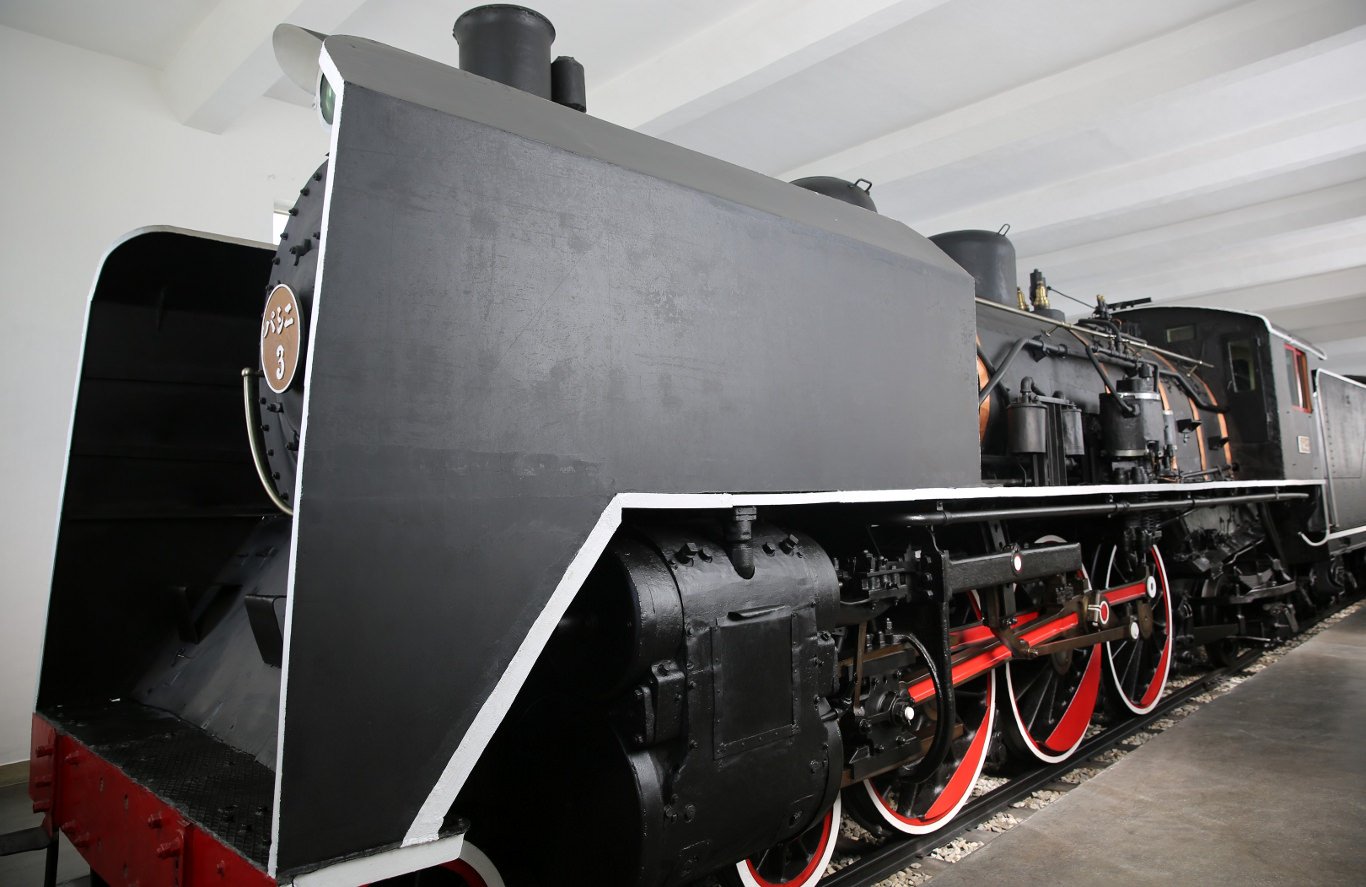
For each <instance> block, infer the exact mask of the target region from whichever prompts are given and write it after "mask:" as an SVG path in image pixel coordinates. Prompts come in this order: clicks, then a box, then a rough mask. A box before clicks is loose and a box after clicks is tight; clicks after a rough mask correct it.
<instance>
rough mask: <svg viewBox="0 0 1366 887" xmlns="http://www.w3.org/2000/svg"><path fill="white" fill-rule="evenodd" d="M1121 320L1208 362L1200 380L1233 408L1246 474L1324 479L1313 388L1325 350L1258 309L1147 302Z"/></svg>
mask: <svg viewBox="0 0 1366 887" xmlns="http://www.w3.org/2000/svg"><path fill="white" fill-rule="evenodd" d="M1116 317H1119V318H1121V319H1122V320H1123V321H1124V322H1125V323H1126V324H1128V325H1130V326H1131V327H1132V328H1133V329H1134V331H1135V333H1136V334H1137V335H1138V336H1139V337H1140V338H1143V339H1146V340H1148V341H1149V342H1150V343H1152V344H1154V345H1156V346H1158V347H1161V348H1166V349H1169V350H1171V351H1175V352H1177V353H1179V354H1184V355H1187V356H1189V357H1192V358H1196V359H1198V360H1202V361H1204V362H1205V363H1206V364H1208V365H1209V366H1208V367H1206V368H1204V369H1203V370H1202V372H1201V378H1202V379H1204V380H1205V382H1206V384H1207V385H1208V386H1209V387H1210V388H1211V389H1212V394H1213V395H1214V396H1215V397H1217V398H1218V400H1219V402H1220V403H1221V404H1223V405H1224V406H1225V408H1226V409H1227V413H1226V414H1225V418H1226V421H1227V425H1228V431H1227V432H1226V438H1227V439H1226V443H1227V444H1228V446H1229V448H1230V454H1231V458H1232V461H1233V463H1234V464H1235V465H1236V466H1237V476H1238V477H1239V478H1241V479H1244V480H1264V479H1275V478H1290V479H1295V480H1311V479H1317V478H1321V477H1323V457H1322V451H1323V446H1322V441H1321V436H1320V433H1319V428H1318V423H1317V420H1316V418H1315V415H1314V402H1313V392H1312V387H1311V381H1312V379H1311V373H1312V371H1313V370H1314V369H1316V368H1317V367H1319V366H1320V365H1321V364H1322V363H1323V360H1324V354H1323V352H1321V351H1319V350H1318V349H1317V348H1315V347H1314V346H1313V345H1310V344H1308V343H1306V342H1303V341H1301V340H1299V339H1297V338H1295V337H1294V336H1292V335H1290V334H1289V333H1287V332H1285V331H1284V330H1281V329H1279V328H1278V327H1276V326H1274V325H1272V324H1271V323H1270V322H1269V321H1267V319H1266V318H1265V317H1262V316H1261V315H1258V314H1248V313H1244V312H1240V311H1227V310H1221V309H1211V308H1188V307H1156V308H1150V307H1145V308H1135V309H1130V310H1127V311H1122V312H1117V313H1116Z"/></svg>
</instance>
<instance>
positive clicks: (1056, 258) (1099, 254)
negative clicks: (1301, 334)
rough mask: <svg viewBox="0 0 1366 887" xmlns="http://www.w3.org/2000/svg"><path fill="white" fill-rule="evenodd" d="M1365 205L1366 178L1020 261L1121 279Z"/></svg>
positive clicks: (1069, 273) (1354, 213)
mask: <svg viewBox="0 0 1366 887" xmlns="http://www.w3.org/2000/svg"><path fill="white" fill-rule="evenodd" d="M1363 208H1366V178H1362V179H1358V180H1357V181H1355V182H1349V183H1346V184H1342V185H1334V186H1332V187H1329V188H1320V189H1318V190H1315V191H1309V192H1306V193H1303V194H1295V195H1292V196H1290V197H1282V198H1280V199H1277V200H1268V201H1264V202H1262V203H1257V204H1253V205H1251V206H1244V207H1239V208H1238V209H1233V210H1227V211H1225V212H1222V213H1212V214H1210V215H1207V216H1200V217H1197V218H1193V219H1188V220H1186V221H1183V222H1178V223H1176V224H1172V225H1165V226H1163V227H1160V228H1150V229H1148V230H1146V231H1138V232H1135V233H1132V234H1125V235H1121V236H1119V237H1111V238H1107V239H1104V240H1096V241H1092V242H1090V243H1085V244H1081V245H1078V246H1073V247H1068V248H1066V249H1061V250H1055V251H1051V252H1045V253H1024V252H1023V251H1021V260H1022V261H1023V262H1024V263H1025V264H1028V265H1031V266H1034V267H1038V268H1044V269H1046V270H1047V272H1048V273H1049V275H1050V276H1056V277H1058V278H1059V279H1066V278H1072V279H1078V278H1088V277H1097V276H1107V275H1108V276H1110V277H1112V278H1121V277H1123V276H1124V275H1125V274H1128V273H1132V272H1135V271H1144V270H1148V269H1151V268H1154V267H1164V266H1168V265H1169V264H1171V263H1173V262H1177V261H1179V260H1180V259H1181V257H1182V256H1186V255H1190V254H1195V255H1197V256H1198V255H1203V254H1207V253H1210V252H1213V251H1215V250H1219V249H1225V248H1228V247H1232V246H1236V245H1238V244H1243V243H1248V242H1251V241H1266V240H1268V239H1274V238H1278V237H1284V236H1288V235H1290V234H1292V233H1294V232H1296V231H1300V230H1303V229H1306V228H1320V227H1323V226H1329V225H1332V224H1334V223H1337V222H1346V221H1350V220H1352V219H1354V218H1356V217H1358V216H1360V215H1361V214H1362V211H1363ZM1016 247H1017V249H1018V247H1019V244H1018V243H1017V244H1016Z"/></svg>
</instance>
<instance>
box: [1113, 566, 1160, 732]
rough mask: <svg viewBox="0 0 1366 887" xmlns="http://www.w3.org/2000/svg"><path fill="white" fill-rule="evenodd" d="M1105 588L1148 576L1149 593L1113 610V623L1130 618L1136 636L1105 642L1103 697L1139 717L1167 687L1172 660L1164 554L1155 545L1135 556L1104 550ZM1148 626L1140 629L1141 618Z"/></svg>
mask: <svg viewBox="0 0 1366 887" xmlns="http://www.w3.org/2000/svg"><path fill="white" fill-rule="evenodd" d="M1099 563H1100V564H1103V565H1104V587H1105V588H1114V587H1115V586H1116V585H1122V584H1124V583H1126V582H1137V581H1138V580H1139V579H1142V578H1143V576H1144V574H1145V573H1146V574H1147V575H1148V578H1149V581H1148V592H1147V594H1146V595H1144V596H1143V597H1141V598H1137V599H1135V600H1132V601H1128V602H1126V603H1123V604H1120V605H1118V606H1116V607H1114V608H1113V610H1114V612H1113V614H1112V615H1111V617H1110V619H1111V623H1112V624H1122V623H1123V622H1128V621H1130V620H1132V621H1133V622H1134V623H1135V624H1137V625H1138V626H1139V628H1140V630H1139V632H1138V636H1137V637H1124V638H1120V639H1119V640H1113V641H1106V642H1105V673H1106V678H1107V679H1106V681H1105V684H1106V696H1107V697H1108V698H1109V699H1110V700H1111V701H1112V702H1113V703H1114V706H1113V707H1114V708H1115V710H1116V711H1118V712H1119V713H1120V714H1130V715H1142V714H1147V713H1148V712H1150V711H1152V710H1153V708H1154V707H1156V705H1157V703H1158V701H1159V700H1160V699H1161V698H1162V691H1163V690H1164V689H1165V688H1166V686H1167V675H1168V673H1169V672H1170V670H1171V664H1172V632H1171V624H1172V595H1171V589H1170V588H1169V587H1168V585H1167V571H1166V569H1165V567H1163V564H1162V553H1161V552H1160V551H1158V550H1157V546H1156V545H1154V546H1152V547H1151V548H1149V549H1147V550H1146V551H1144V552H1143V553H1142V554H1141V555H1138V556H1129V557H1126V556H1125V555H1123V554H1121V553H1120V551H1119V549H1118V548H1112V549H1110V551H1109V552H1108V554H1107V553H1105V552H1102V556H1101V559H1100V561H1099ZM1145 621H1146V622H1150V623H1151V628H1150V629H1149V630H1144V625H1143V624H1144V622H1145Z"/></svg>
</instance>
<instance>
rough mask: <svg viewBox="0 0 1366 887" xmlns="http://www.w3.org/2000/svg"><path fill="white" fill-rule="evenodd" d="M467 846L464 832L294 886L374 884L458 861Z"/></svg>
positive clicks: (351, 862)
mask: <svg viewBox="0 0 1366 887" xmlns="http://www.w3.org/2000/svg"><path fill="white" fill-rule="evenodd" d="M464 843H465V836H464V834H463V833H462V834H458V835H451V836H450V837H447V838H442V839H441V840H439V841H432V842H431V843H428V844H419V845H418V846H416V847H400V848H398V849H396V850H388V851H385V852H384V853H376V854H374V855H372V856H358V857H355V858H354V859H347V860H343V861H342V862H338V863H336V864H334V865H329V866H327V867H326V868H321V869H317V870H315V871H311V872H307V873H305V874H302V875H299V877H297V878H295V879H294V887H356V885H357V884H373V883H375V882H376V881H382V880H383V879H385V878H393V877H396V876H398V875H404V874H407V873H408V872H416V871H421V870H422V869H429V868H432V867H434V866H438V865H443V864H445V863H448V862H450V861H451V860H453V859H458V858H459V857H460V854H461V852H462V851H463V849H464ZM479 855H480V856H483V854H479ZM485 859H487V857H485ZM476 870H477V869H476Z"/></svg>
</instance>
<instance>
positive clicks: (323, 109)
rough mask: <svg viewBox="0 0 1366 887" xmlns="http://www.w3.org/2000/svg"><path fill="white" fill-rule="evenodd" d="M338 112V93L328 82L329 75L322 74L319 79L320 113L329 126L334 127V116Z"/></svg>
mask: <svg viewBox="0 0 1366 887" xmlns="http://www.w3.org/2000/svg"><path fill="white" fill-rule="evenodd" d="M336 110H337V92H336V90H334V89H333V88H332V84H331V83H328V82H327V75H326V74H322V75H320V76H319V77H318V113H319V114H321V115H322V118H323V122H324V123H326V124H327V125H328V126H331V125H332V115H333V114H334V113H335V112H336Z"/></svg>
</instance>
